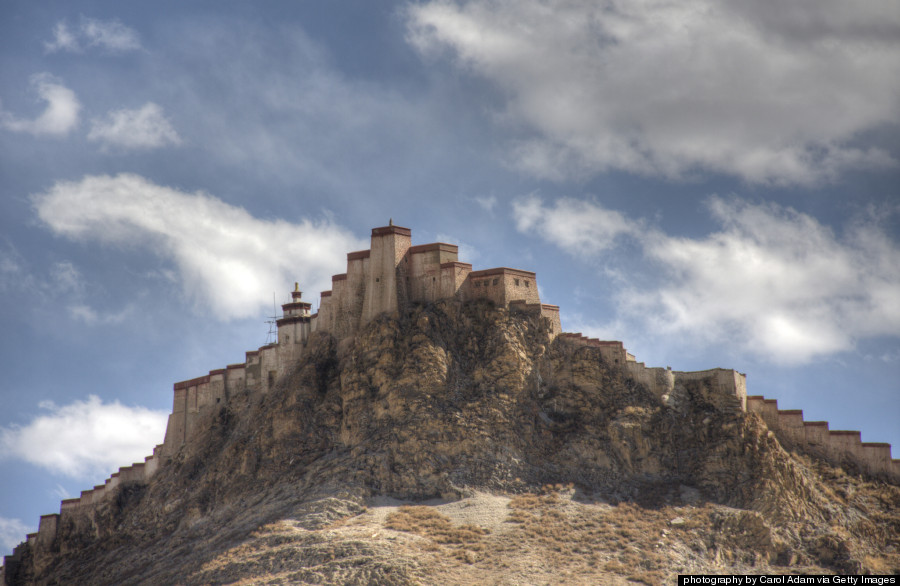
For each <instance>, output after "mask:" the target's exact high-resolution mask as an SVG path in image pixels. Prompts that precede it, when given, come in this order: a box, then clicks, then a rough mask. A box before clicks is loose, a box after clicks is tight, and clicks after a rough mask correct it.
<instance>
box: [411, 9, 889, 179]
mask: <svg viewBox="0 0 900 586" xmlns="http://www.w3.org/2000/svg"><path fill="white" fill-rule="evenodd" d="M858 8H859V9H858V10H856V9H848V7H847V4H846V3H844V2H841V1H840V0H822V1H819V0H801V1H799V2H794V3H792V4H791V6H779V7H778V9H777V10H772V9H771V6H768V5H765V7H763V6H761V5H757V4H756V3H752V2H741V1H739V0H725V1H719V0H638V1H634V0H629V1H627V2H626V1H622V0H613V1H612V2H601V3H598V2H587V1H580V0H550V1H549V2H548V1H543V0H524V1H521V2H514V3H513V2H496V1H493V0H469V1H462V0H460V1H448V0H433V1H429V2H424V3H419V4H415V5H413V7H412V8H410V10H409V12H408V39H409V41H410V42H411V43H412V45H413V46H414V47H416V48H417V49H418V50H419V51H420V52H421V53H423V54H425V55H428V56H431V57H435V58H440V57H441V56H442V55H443V54H445V53H447V54H450V55H452V56H453V57H455V63H456V64H457V65H458V66H459V67H460V68H462V69H464V70H466V71H469V72H471V73H473V74H475V75H478V76H481V77H484V78H486V79H488V80H490V81H492V82H493V83H495V84H496V85H498V86H499V87H501V88H502V89H503V90H504V92H505V94H506V95H507V96H508V99H507V102H506V104H505V109H504V111H503V112H501V113H500V115H499V116H497V119H498V120H501V121H504V122H507V123H509V124H510V125H512V126H514V127H515V128H517V129H518V128H520V127H522V126H524V127H527V128H531V129H532V130H533V133H532V136H531V137H530V138H524V139H522V140H520V141H518V142H515V143H512V144H510V145H509V147H510V148H509V151H508V152H509V155H508V156H509V160H510V161H511V163H512V164H513V165H515V166H517V167H518V168H520V169H523V170H525V171H527V172H529V173H532V174H534V175H537V176H540V177H548V178H552V179H559V180H563V179H569V178H571V177H572V176H585V175H591V174H594V173H598V172H603V171H606V170H610V169H619V170H625V171H629V172H634V173H640V174H652V175H660V176H665V177H678V178H680V177H685V176H690V175H692V174H694V173H696V172H697V171H703V172H715V173H727V174H732V175H735V176H738V177H741V178H743V179H745V180H747V181H751V182H757V183H764V184H804V185H809V184H814V183H817V182H821V181H827V180H830V179H833V178H835V177H837V176H838V175H839V174H840V173H841V172H843V171H844V170H847V169H855V168H873V167H885V166H890V165H896V164H897V161H896V160H895V159H894V158H893V157H892V156H891V155H890V154H889V153H887V152H886V151H884V150H881V149H879V148H878V147H877V146H876V145H874V144H866V143H865V142H862V141H861V137H860V133H863V132H865V131H867V130H871V129H878V128H881V127H883V126H884V125H897V124H898V123H900V116H898V109H897V99H896V96H897V94H898V91H900V41H898V39H900V12H898V11H897V10H896V9H895V6H894V5H893V0H874V1H872V2H867V3H866V4H865V6H860V7H858ZM775 15H777V17H776V16H775Z"/></svg>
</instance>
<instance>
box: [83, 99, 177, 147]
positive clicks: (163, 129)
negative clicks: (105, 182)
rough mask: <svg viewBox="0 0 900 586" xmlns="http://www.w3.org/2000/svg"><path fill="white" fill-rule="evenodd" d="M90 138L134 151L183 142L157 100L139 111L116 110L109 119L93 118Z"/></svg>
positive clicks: (108, 115)
mask: <svg viewBox="0 0 900 586" xmlns="http://www.w3.org/2000/svg"><path fill="white" fill-rule="evenodd" d="M87 138H88V140H92V141H99V142H102V143H103V144H104V145H105V146H106V147H121V148H123V149H131V150H136V149H153V148H159V147H162V146H165V145H167V144H176V145H177V144H180V143H181V138H180V137H179V136H178V133H177V132H175V129H174V128H173V127H172V124H171V122H169V120H168V119H167V118H166V117H165V115H164V114H163V110H162V108H160V107H159V106H158V105H156V104H154V103H153V102H147V103H146V104H144V105H143V106H142V107H141V108H138V109H136V110H124V109H123V110H113V111H111V112H109V113H108V114H107V115H106V118H105V119H95V120H93V121H92V123H91V130H90V132H89V133H88V136H87Z"/></svg>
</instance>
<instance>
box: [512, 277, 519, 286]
mask: <svg viewBox="0 0 900 586" xmlns="http://www.w3.org/2000/svg"><path fill="white" fill-rule="evenodd" d="M513 281H515V282H516V287H518V286H519V279H513Z"/></svg>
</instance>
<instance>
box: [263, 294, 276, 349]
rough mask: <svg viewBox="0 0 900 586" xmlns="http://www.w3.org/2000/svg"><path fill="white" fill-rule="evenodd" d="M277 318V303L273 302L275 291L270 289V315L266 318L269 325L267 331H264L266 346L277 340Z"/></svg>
mask: <svg viewBox="0 0 900 586" xmlns="http://www.w3.org/2000/svg"><path fill="white" fill-rule="evenodd" d="M277 320H278V305H276V303H275V292H274V291H272V315H271V316H269V319H267V320H266V323H267V324H268V325H269V331H268V333H266V346H268V345H269V344H275V343H276V342H278V327H277V325H276V322H277Z"/></svg>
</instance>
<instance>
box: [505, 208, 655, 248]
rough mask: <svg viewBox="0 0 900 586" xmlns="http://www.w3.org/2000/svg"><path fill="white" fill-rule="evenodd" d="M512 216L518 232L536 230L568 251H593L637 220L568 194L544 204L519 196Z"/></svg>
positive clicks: (632, 228)
mask: <svg viewBox="0 0 900 586" xmlns="http://www.w3.org/2000/svg"><path fill="white" fill-rule="evenodd" d="M513 218H514V219H515V221H516V228H518V230H519V231H520V232H523V233H529V234H533V233H537V235H538V236H540V237H541V238H544V239H545V240H549V241H551V242H553V243H554V244H556V245H557V246H559V247H561V248H562V249H564V250H565V251H567V252H570V253H572V254H597V253H599V252H602V251H604V250H607V249H609V248H612V247H613V246H615V244H616V240H617V239H618V238H619V237H622V236H627V235H634V234H636V233H638V232H639V230H640V224H639V223H638V222H634V221H632V220H629V219H627V218H626V217H625V216H623V215H622V214H620V213H619V212H616V211H613V210H608V209H605V208H603V207H601V206H599V205H596V204H592V203H589V202H584V201H579V200H576V199H568V198H563V199H559V200H557V201H556V203H555V204H554V206H553V207H545V206H544V204H543V202H542V201H541V199H540V198H538V197H537V196H534V195H532V196H528V197H523V198H520V199H518V200H516V201H514V202H513Z"/></svg>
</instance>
